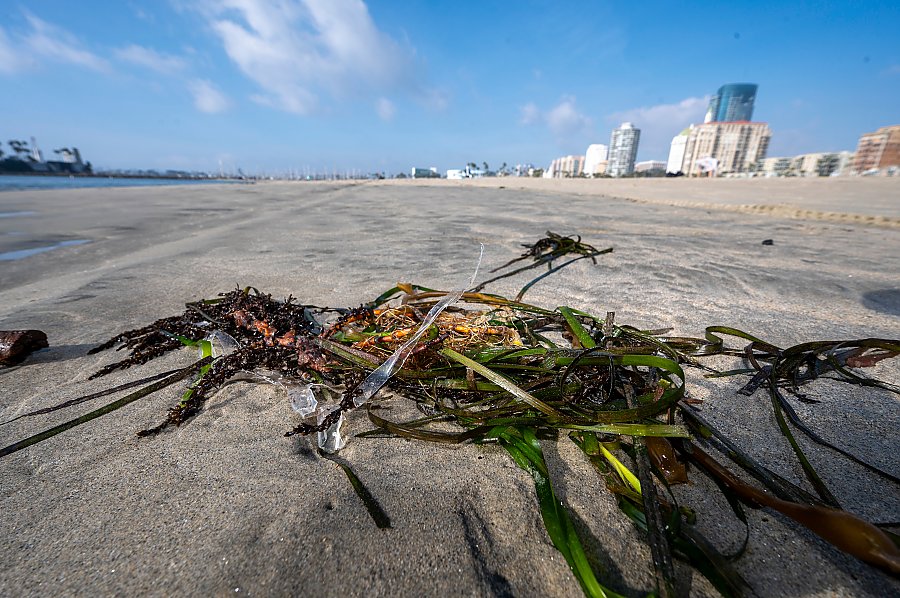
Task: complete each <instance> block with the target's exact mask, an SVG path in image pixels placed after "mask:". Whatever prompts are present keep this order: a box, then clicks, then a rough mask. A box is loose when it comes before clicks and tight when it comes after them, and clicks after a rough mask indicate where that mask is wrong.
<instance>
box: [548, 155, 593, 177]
mask: <svg viewBox="0 0 900 598" xmlns="http://www.w3.org/2000/svg"><path fill="white" fill-rule="evenodd" d="M547 173H549V174H547ZM583 173H584V156H563V157H562V158H557V159H556V160H554V161H553V162H551V163H550V167H549V168H548V169H547V171H546V173H545V174H544V176H545V177H547V178H551V179H563V178H566V179H567V178H572V177H579V176H581V175H582V174H583Z"/></svg>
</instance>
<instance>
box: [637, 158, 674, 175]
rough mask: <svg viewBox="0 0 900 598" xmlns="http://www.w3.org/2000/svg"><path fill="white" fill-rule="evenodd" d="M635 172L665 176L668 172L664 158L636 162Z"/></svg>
mask: <svg viewBox="0 0 900 598" xmlns="http://www.w3.org/2000/svg"><path fill="white" fill-rule="evenodd" d="M634 172H635V174H641V175H643V176H663V175H664V174H666V163H665V162H663V161H662V160H644V161H643V162H635V164H634Z"/></svg>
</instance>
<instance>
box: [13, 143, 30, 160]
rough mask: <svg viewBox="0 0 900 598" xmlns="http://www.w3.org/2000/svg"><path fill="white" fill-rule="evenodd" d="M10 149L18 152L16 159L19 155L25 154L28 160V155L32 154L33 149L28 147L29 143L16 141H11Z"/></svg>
mask: <svg viewBox="0 0 900 598" xmlns="http://www.w3.org/2000/svg"><path fill="white" fill-rule="evenodd" d="M9 147H11V148H12V149H13V151H14V152H16V157H18V156H19V154H24V155H25V157H26V158H27V157H28V154H30V153H31V148H29V147H28V142H27V141H18V140H16V139H10V140H9Z"/></svg>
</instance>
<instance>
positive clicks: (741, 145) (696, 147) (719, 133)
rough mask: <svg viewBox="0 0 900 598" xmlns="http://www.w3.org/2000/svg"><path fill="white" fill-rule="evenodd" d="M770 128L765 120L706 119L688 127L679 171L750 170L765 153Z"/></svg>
mask: <svg viewBox="0 0 900 598" xmlns="http://www.w3.org/2000/svg"><path fill="white" fill-rule="evenodd" d="M771 138H772V132H771V131H770V130H769V125H767V124H766V123H752V122H709V123H703V124H702V125H695V126H694V127H693V128H692V129H690V130H689V133H688V137H687V142H686V143H685V149H684V159H683V162H682V172H684V174H686V175H688V176H705V175H708V174H710V168H709V164H712V162H711V160H714V161H715V164H716V166H715V168H714V171H715V174H716V175H719V176H720V175H734V174H742V173H751V172H754V171H755V170H756V169H757V165H758V164H759V162H760V161H761V160H762V159H763V158H765V157H766V151H767V150H768V149H769V140H770V139H771Z"/></svg>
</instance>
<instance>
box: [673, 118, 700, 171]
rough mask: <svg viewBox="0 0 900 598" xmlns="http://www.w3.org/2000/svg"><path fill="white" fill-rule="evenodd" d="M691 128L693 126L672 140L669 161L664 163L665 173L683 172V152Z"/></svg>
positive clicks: (692, 126)
mask: <svg viewBox="0 0 900 598" xmlns="http://www.w3.org/2000/svg"><path fill="white" fill-rule="evenodd" d="M693 128H694V125H691V126H690V127H688V128H687V129H685V130H684V131H682V132H681V133H679V134H678V135H676V136H675V137H673V138H672V144H671V145H670V146H669V159H668V161H667V162H666V172H668V173H671V174H678V173H679V172H681V173H683V172H684V169H683V166H684V150H685V149H686V148H687V140H688V136H689V135H690V134H691V129H693Z"/></svg>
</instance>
